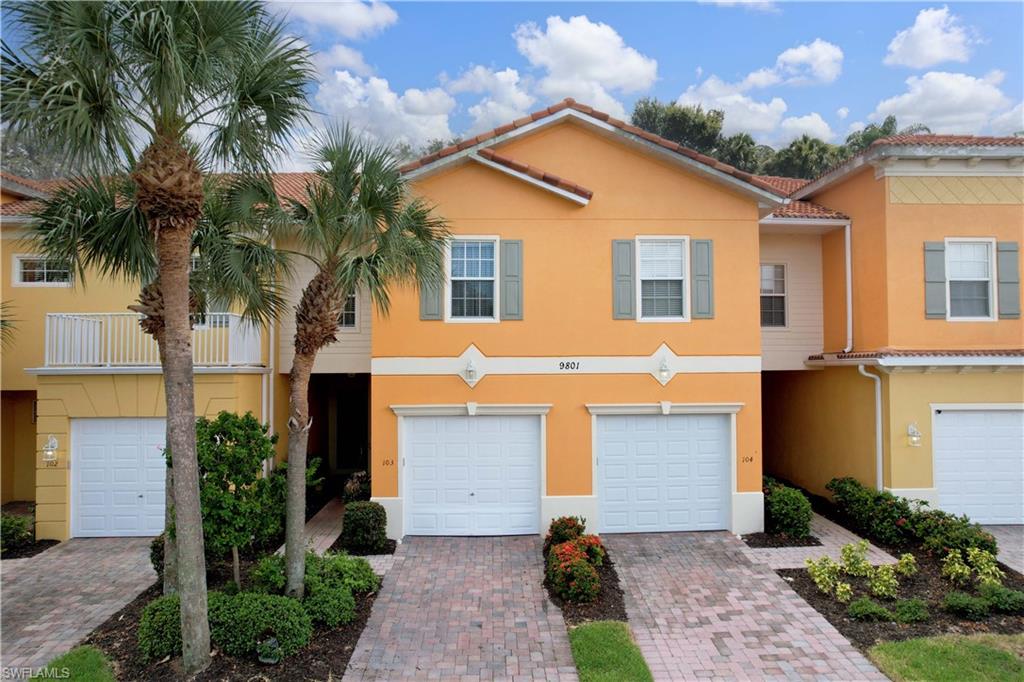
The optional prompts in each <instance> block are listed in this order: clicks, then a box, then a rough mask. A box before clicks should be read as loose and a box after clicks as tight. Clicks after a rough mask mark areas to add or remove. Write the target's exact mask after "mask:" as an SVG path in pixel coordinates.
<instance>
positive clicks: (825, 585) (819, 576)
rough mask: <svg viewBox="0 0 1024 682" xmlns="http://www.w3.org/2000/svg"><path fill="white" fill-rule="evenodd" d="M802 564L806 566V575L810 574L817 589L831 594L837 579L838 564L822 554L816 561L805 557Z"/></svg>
mask: <svg viewBox="0 0 1024 682" xmlns="http://www.w3.org/2000/svg"><path fill="white" fill-rule="evenodd" d="M804 564H805V565H806V566H807V573H808V575H810V576H811V580H813V581H814V584H815V585H817V586H818V589H819V590H820V591H821V592H824V593H825V594H832V593H833V591H834V590H835V589H836V583H837V582H838V581H839V573H840V568H841V567H840V566H839V564H837V563H836V562H834V561H832V559H830V558H829V557H827V556H823V557H821V558H820V559H818V560H817V561H815V560H814V559H806V560H804Z"/></svg>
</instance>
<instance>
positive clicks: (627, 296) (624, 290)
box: [612, 239, 636, 320]
mask: <svg viewBox="0 0 1024 682" xmlns="http://www.w3.org/2000/svg"><path fill="white" fill-rule="evenodd" d="M634 248H635V242H634V241H633V240H632V239H616V240H614V241H613V242H612V318H613V319H616V320H635V319H636V272H634V269H635V264H636V259H635V258H634V256H633V249H634Z"/></svg>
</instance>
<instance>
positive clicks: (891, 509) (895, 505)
mask: <svg viewBox="0 0 1024 682" xmlns="http://www.w3.org/2000/svg"><path fill="white" fill-rule="evenodd" d="M825 488H826V489H827V490H828V491H829V492H831V493H832V499H833V501H834V502H835V503H836V506H837V507H838V508H839V510H840V511H841V512H842V513H843V514H845V515H846V516H847V517H848V518H849V519H850V522H851V523H852V524H853V526H854V529H855V530H857V531H859V532H861V533H862V534H863V535H866V536H867V537H868V538H870V539H872V540H876V541H878V542H880V543H882V544H886V545H902V544H903V543H905V542H906V541H907V539H908V538H909V537H910V529H909V527H908V525H909V523H910V518H911V516H912V515H913V514H914V510H913V508H912V507H911V505H910V501H909V500H907V499H906V498H904V497H897V496H896V495H893V494H892V493H890V492H888V491H885V490H874V489H872V488H868V487H866V486H864V485H862V484H861V483H860V482H859V481H857V480H856V479H854V478H849V477H847V478H833V479H832V480H831V481H829V482H828V484H827V485H826V486H825Z"/></svg>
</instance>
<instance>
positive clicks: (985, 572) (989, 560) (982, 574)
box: [967, 547, 1006, 585]
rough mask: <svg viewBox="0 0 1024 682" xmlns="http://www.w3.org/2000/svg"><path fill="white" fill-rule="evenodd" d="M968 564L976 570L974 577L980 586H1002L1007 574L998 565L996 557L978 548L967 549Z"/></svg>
mask: <svg viewBox="0 0 1024 682" xmlns="http://www.w3.org/2000/svg"><path fill="white" fill-rule="evenodd" d="M967 563H968V565H970V567H971V568H973V569H974V575H975V576H976V577H977V578H978V584H980V585H1002V584H1003V578H1004V577H1006V574H1005V573H1003V571H1002V570H1001V569H1000V568H999V566H998V565H997V564H996V557H995V555H993V554H992V553H991V552H988V551H986V550H984V549H978V548H977V547H968V548H967Z"/></svg>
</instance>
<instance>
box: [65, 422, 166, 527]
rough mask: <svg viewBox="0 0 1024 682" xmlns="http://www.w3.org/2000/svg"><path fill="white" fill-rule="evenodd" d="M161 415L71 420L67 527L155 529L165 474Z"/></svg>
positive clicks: (160, 512)
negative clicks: (153, 417) (69, 497)
mask: <svg viewBox="0 0 1024 682" xmlns="http://www.w3.org/2000/svg"><path fill="white" fill-rule="evenodd" d="M165 425H166V422H165V420H163V419H73V420H72V421H71V449H72V452H71V480H72V484H71V485H72V489H71V506H72V511H71V524H72V527H71V533H72V535H73V536H75V537H109V536H115V535H122V536H132V535H159V534H160V533H161V532H163V529H164V484H165V481H166V475H167V466H166V464H165V461H166V460H164V455H163V450H164V430H165Z"/></svg>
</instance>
